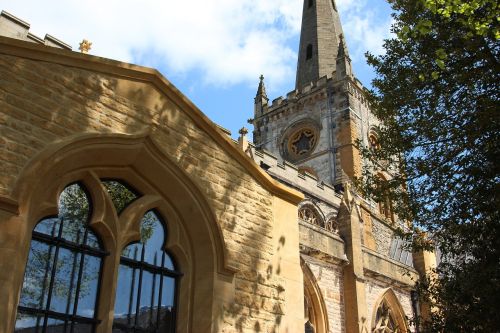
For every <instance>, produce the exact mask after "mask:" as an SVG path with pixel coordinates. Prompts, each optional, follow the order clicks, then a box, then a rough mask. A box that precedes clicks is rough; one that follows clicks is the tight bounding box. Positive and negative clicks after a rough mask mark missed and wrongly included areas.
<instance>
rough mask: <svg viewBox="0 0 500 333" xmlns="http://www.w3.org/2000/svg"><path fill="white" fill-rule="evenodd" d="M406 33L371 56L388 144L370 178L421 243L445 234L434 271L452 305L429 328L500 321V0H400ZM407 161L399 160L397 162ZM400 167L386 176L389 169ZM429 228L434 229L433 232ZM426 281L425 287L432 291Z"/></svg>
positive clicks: (436, 295) (486, 328)
mask: <svg viewBox="0 0 500 333" xmlns="http://www.w3.org/2000/svg"><path fill="white" fill-rule="evenodd" d="M389 2H390V3H391V5H392V7H393V9H394V11H395V14H394V19H395V23H394V25H393V32H394V34H395V37H394V38H393V39H389V40H387V41H386V42H385V44H384V46H385V49H386V54H385V55H382V56H378V57H377V56H373V55H371V54H368V55H367V58H368V62H369V63H370V64H371V65H372V66H373V67H374V68H375V71H376V73H377V77H376V79H375V80H374V81H373V86H374V91H372V93H371V96H370V100H371V103H372V106H373V109H374V112H375V114H376V116H377V117H378V118H379V119H381V120H383V121H384V123H383V125H382V126H380V128H378V135H379V138H378V139H379V143H380V146H381V147H382V149H379V150H370V149H368V148H365V147H362V146H360V149H361V152H362V154H363V156H364V157H365V159H366V160H367V161H369V162H368V163H366V167H365V169H364V171H363V177H362V179H358V180H357V184H361V185H359V186H360V189H361V190H362V191H363V192H364V193H365V194H367V195H371V196H373V197H374V198H375V199H376V200H378V201H380V200H381V198H383V197H384V196H388V197H389V199H390V200H391V201H392V202H393V207H394V211H395V213H396V214H397V216H398V217H399V218H400V220H402V221H411V223H407V224H406V225H404V226H400V232H401V234H402V235H403V236H406V237H407V238H408V239H409V240H411V241H412V242H413V246H414V249H415V250H418V249H422V248H429V247H432V243H431V241H433V242H434V243H435V244H437V245H438V246H439V248H440V251H441V252H442V257H443V262H442V263H441V265H440V266H439V267H438V269H437V273H438V274H439V276H440V280H439V282H436V281H430V282H429V283H424V282H422V283H421V284H420V285H421V287H422V288H421V292H422V297H425V296H429V297H428V298H427V301H431V302H433V303H434V304H435V305H436V306H438V307H439V309H440V311H437V312H435V313H434V314H433V318H432V322H430V323H427V324H426V325H427V326H426V330H427V331H435V332H438V331H439V332H442V331H445V332H496V331H498V327H500V316H498V315H497V313H498V312H499V310H500V214H499V211H500V209H499V208H500V163H499V161H500V135H499V133H500V114H499V110H498V105H499V100H500V89H499V88H500V87H499V82H500V64H499V57H500V44H499V16H500V15H499V14H500V13H499V6H498V4H497V2H496V1H490V0H473V1H459V0H405V1H403V0H391V1H389ZM395 165H398V166H399V167H397V168H396V167H394V166H395ZM380 169H385V170H387V171H388V172H389V173H390V174H392V175H393V178H392V179H390V180H389V181H388V182H381V181H380V179H379V178H377V177H376V173H377V170H380ZM424 235H431V237H430V238H431V239H427V238H426V237H425V236H424ZM424 291H425V292H424Z"/></svg>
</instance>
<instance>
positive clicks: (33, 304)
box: [19, 240, 55, 309]
mask: <svg viewBox="0 0 500 333" xmlns="http://www.w3.org/2000/svg"><path fill="white" fill-rule="evenodd" d="M54 252H55V247H54V246H49V245H48V244H45V243H41V242H38V241H35V240H33V241H31V247H30V253H29V256H28V263H27V265H26V271H25V273H24V281H23V289H22V292H21V299H20V301H19V305H21V306H26V307H29V308H35V309H41V308H45V304H46V302H47V293H48V289H49V285H50V272H51V271H52V265H53V261H54Z"/></svg>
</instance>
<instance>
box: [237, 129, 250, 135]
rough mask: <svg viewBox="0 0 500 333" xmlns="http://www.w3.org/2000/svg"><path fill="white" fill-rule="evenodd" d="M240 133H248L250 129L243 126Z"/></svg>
mask: <svg viewBox="0 0 500 333" xmlns="http://www.w3.org/2000/svg"><path fill="white" fill-rule="evenodd" d="M238 133H240V134H241V135H247V134H248V129H246V127H242V128H241V129H240V131H239V132H238Z"/></svg>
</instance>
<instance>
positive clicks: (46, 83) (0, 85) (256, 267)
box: [0, 53, 302, 332]
mask: <svg viewBox="0 0 500 333" xmlns="http://www.w3.org/2000/svg"><path fill="white" fill-rule="evenodd" d="M68 54H69V53H68ZM56 55H57V54H56ZM50 57H51V56H49V57H48V58H49V59H50ZM54 57H56V56H54ZM77 57H79V55H77ZM73 60H74V61H75V63H77V64H78V66H76V67H73V66H70V65H69V66H68V65H62V64H58V63H56V62H52V61H48V62H47V61H36V60H30V59H26V58H22V57H18V56H12V55H6V54H1V55H0V110H1V113H0V132H1V133H2V135H1V136H0V159H1V161H0V165H1V171H0V196H2V197H4V198H11V199H15V198H12V196H13V188H14V187H15V186H16V183H17V181H18V180H19V177H20V175H21V174H22V171H23V169H24V168H25V167H26V166H27V165H29V164H30V161H31V160H33V158H34V157H35V156H37V154H39V153H40V152H42V151H43V150H44V149H46V148H47V147H50V146H51V145H53V144H55V143H57V142H61V141H64V140H67V139H69V138H72V137H74V136H78V135H81V134H91V133H93V134H95V135H99V134H105V133H121V134H127V135H134V134H144V133H148V135H149V136H150V137H151V139H152V141H153V142H154V143H155V144H156V146H157V147H158V148H159V149H160V150H161V151H162V153H163V154H165V155H166V156H168V158H169V159H170V160H171V161H172V162H173V163H175V164H176V165H177V166H178V167H179V168H180V169H182V170H184V172H185V173H186V174H187V175H188V177H189V178H190V179H191V180H192V181H193V183H195V184H196V186H197V187H198V189H200V191H201V192H202V193H203V194H204V195H205V197H206V200H207V201H208V203H209V205H210V207H211V209H212V211H213V213H214V214H215V217H216V220H217V223H219V226H220V229H221V230H222V234H223V240H224V245H225V247H226V249H227V256H228V263H229V265H230V266H232V267H234V268H235V269H236V270H237V271H238V272H237V273H236V275H235V278H234V286H235V289H234V291H233V292H232V293H231V292H230V293H229V294H233V295H234V297H232V298H231V297H230V299H227V300H226V302H225V303H224V305H223V311H222V321H221V324H220V325H221V326H219V327H218V328H217V329H218V330H224V331H225V332H232V331H240V332H246V331H252V332H253V331H255V330H256V328H257V327H258V328H259V329H260V330H261V331H265V332H272V331H274V330H277V329H278V328H279V327H280V325H282V326H283V325H285V326H286V325H291V326H289V327H291V329H292V330H293V329H294V328H293V322H294V320H293V318H292V319H291V320H284V319H285V318H290V316H292V317H293V316H294V315H295V314H296V313H295V312H296V311H295V309H296V308H297V307H298V308H299V310H297V311H298V312H299V313H301V312H302V311H301V305H298V304H297V303H298V302H297V301H298V300H301V291H300V290H301V287H300V288H297V286H296V285H299V286H301V285H302V280H301V276H300V266H299V263H298V226H297V225H292V226H287V228H288V231H290V230H294V232H291V233H290V234H289V235H286V236H285V235H284V234H281V235H278V234H277V232H276V228H277V227H276V226H274V225H278V226H279V224H280V223H282V221H280V219H282V218H286V219H289V218H290V214H288V215H287V213H286V212H291V216H296V208H295V206H293V205H290V206H289V207H288V206H286V205H285V206H283V205H284V204H283V203H278V204H277V203H276V199H275V198H274V196H273V195H272V194H271V193H270V192H269V190H268V189H266V188H264V187H263V186H262V185H261V184H260V183H259V182H258V181H256V180H255V179H254V178H253V177H252V176H251V175H250V173H249V172H248V170H246V169H245V168H244V167H243V166H242V165H241V163H240V162H238V161H237V160H236V159H235V158H234V157H233V156H232V155H231V154H230V153H228V151H227V148H221V146H220V143H218V142H217V141H216V140H214V136H213V134H211V135H210V134H207V132H206V130H205V129H203V128H200V126H199V125H198V124H197V123H196V122H195V121H193V119H192V117H193V116H192V115H190V114H189V112H186V111H185V110H184V109H183V108H185V106H181V105H180V104H181V103H180V102H179V101H175V99H174V98H171V97H172V96H166V95H165V94H162V93H160V92H159V91H158V89H157V88H155V87H154V86H153V85H151V84H148V83H145V82H141V80H137V79H136V80H129V79H127V78H124V77H120V76H116V75H111V74H104V73H99V72H96V71H93V70H86V69H82V68H81V67H82V62H83V63H85V61H86V59H83V57H80V58H77V59H76V60H75V59H73ZM68 61H69V62H71V60H68ZM68 61H66V60H64V61H63V63H67V62H68ZM93 61H94V62H100V61H101V60H99V59H93ZM116 64H117V65H118V64H119V63H116ZM139 76H140V75H139ZM173 89H175V88H173ZM175 94H178V92H175V90H173V93H172V95H175ZM178 100H179V98H178ZM180 101H181V102H182V98H180ZM222 135H223V134H221V136H222ZM96 163H97V165H98V161H96ZM229 175H230V176H229ZM280 205H281V209H282V212H281V213H280V214H281V216H278V215H276V214H274V212H273V206H275V207H276V206H278V207H279V206H280ZM282 216H284V217H282ZM193 222H195V221H193ZM290 228H291V229H290ZM285 237H286V240H285ZM294 238H295V239H294ZM194 245H195V246H196V244H194ZM280 246H281V247H280ZM1 247H2V244H0V248H1ZM195 252H196V251H195ZM281 259H282V262H281V265H282V266H286V267H287V270H280V267H279V265H278V264H277V263H279V260H281ZM0 260H1V261H2V262H4V260H5V258H0ZM17 262H24V260H21V258H18V261H17ZM294 262H295V264H294ZM294 265H295V266H296V267H294ZM18 266H19V267H21V268H22V267H23V266H22V265H18ZM181 269H182V268H181ZM287 276H294V278H293V279H287ZM297 276H298V277H297ZM2 282H3V285H4V286H5V285H7V284H5V281H2ZM297 289H298V290H299V291H297ZM292 290H293V292H292ZM295 294H296V295H297V296H294V295H295ZM287 295H290V296H289V297H288V296H287ZM207 297H209V299H211V298H212V297H213V295H207ZM287 297H288V299H287ZM287 302H289V303H290V304H292V306H290V305H288V304H286V303H287ZM287 311H288V312H287ZM208 315H209V314H208ZM286 315H290V316H289V317H286ZM219 320H220V318H213V321H212V322H213V323H217V322H219ZM295 322H296V321H295ZM214 325H216V324H214ZM224 327H225V328H224Z"/></svg>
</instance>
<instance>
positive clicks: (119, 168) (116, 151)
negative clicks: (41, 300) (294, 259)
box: [11, 134, 236, 331]
mask: <svg viewBox="0 0 500 333" xmlns="http://www.w3.org/2000/svg"><path fill="white" fill-rule="evenodd" d="M100 178H117V179H123V180H124V181H125V182H127V183H129V185H130V186H132V187H134V188H136V189H137V190H138V191H139V192H141V193H144V194H145V195H144V197H143V199H142V201H143V202H140V201H138V203H142V204H143V205H142V206H143V207H142V208H139V207H137V208H136V209H135V214H136V215H137V214H140V213H141V212H142V211H143V210H145V209H146V208H147V209H149V208H155V209H157V210H158V211H159V212H160V214H162V215H164V217H165V218H166V219H167V224H169V222H173V223H172V224H171V225H169V226H168V227H169V229H170V231H171V232H170V233H169V234H168V235H169V236H168V237H169V238H168V239H167V243H169V249H170V251H171V252H172V254H173V255H174V258H175V259H176V260H178V262H179V264H180V266H181V268H182V269H183V273H184V274H185V276H186V278H185V279H184V280H182V281H185V282H182V281H181V288H180V290H179V296H180V297H181V299H186V300H187V301H186V302H185V303H186V304H187V303H189V305H186V307H184V306H182V307H181V308H180V309H179V314H180V315H181V317H182V320H180V322H178V325H180V326H179V327H185V328H186V331H190V330H191V329H193V327H192V325H196V327H205V328H206V329H207V330H208V329H209V328H208V327H209V326H210V325H212V322H211V317H212V316H211V315H209V316H207V314H209V313H210V314H211V313H214V311H218V310H217V309H215V308H214V306H215V305H214V304H213V302H212V299H211V298H207V297H206V295H207V293H208V294H217V290H216V289H217V288H218V284H217V283H216V279H219V278H217V277H216V275H217V274H221V275H225V276H228V277H232V276H233V275H234V273H235V272H236V269H234V268H233V267H231V266H230V265H229V264H228V263H227V261H226V260H227V259H226V258H227V255H226V251H227V250H226V248H225V245H224V240H223V235H222V230H221V229H220V226H219V225H218V223H217V220H216V218H215V214H214V212H213V211H212V209H211V208H210V206H209V204H208V202H207V201H206V198H205V196H204V195H203V194H202V192H201V191H200V190H199V189H198V187H197V186H196V185H195V184H194V183H193V182H192V181H191V180H190V179H189V177H188V176H187V175H186V174H185V173H184V172H183V171H182V170H180V168H179V167H178V166H177V165H176V164H175V163H174V162H172V161H171V160H170V159H169V158H168V157H167V156H165V155H164V154H163V152H161V151H160V149H159V148H158V147H157V146H156V144H155V143H154V141H153V140H152V138H151V137H150V136H149V135H147V134H145V135H123V134H83V135H78V136H74V137H71V138H69V139H67V140H65V141H62V142H58V143H55V144H53V145H51V146H49V147H48V148H46V149H45V150H44V151H42V152H41V153H39V154H38V155H37V156H36V157H35V158H34V159H33V160H31V161H30V164H29V165H28V166H27V167H26V168H25V169H24V170H23V171H22V173H21V175H20V177H19V178H18V180H17V183H16V185H15V187H14V189H13V191H12V192H11V198H13V199H14V200H16V201H17V203H18V211H19V215H18V216H17V217H16V219H17V220H18V222H21V227H20V229H22V232H21V236H20V246H22V251H21V252H22V255H21V257H24V261H23V263H24V262H25V260H26V258H27V255H28V251H29V243H30V239H31V231H32V229H33V227H34V226H35V224H36V222H37V221H38V220H39V219H40V218H42V217H44V216H47V215H54V214H57V198H58V196H59V194H60V193H61V192H62V190H63V189H64V187H65V186H66V185H68V184H70V183H72V182H75V181H80V182H81V183H82V184H84V185H85V187H86V188H87V189H88V191H89V194H90V198H91V200H92V202H93V203H94V202H95V203H96V205H95V207H93V209H94V214H93V217H92V219H91V222H90V223H91V226H92V227H93V228H94V229H96V230H97V231H98V233H99V234H103V235H105V237H107V238H108V239H107V241H105V242H104V243H105V246H109V247H113V246H114V247H115V248H116V245H117V244H119V245H120V246H121V247H123V244H121V242H120V240H117V239H113V236H112V235H113V234H114V232H113V229H114V228H116V226H113V225H112V224H111V225H110V223H109V222H108V223H101V221H104V219H106V221H109V220H114V221H118V220H120V221H121V220H122V219H124V220H132V218H130V216H127V215H130V214H133V212H130V210H131V209H128V210H127V209H125V210H124V211H123V212H122V213H121V214H120V216H119V217H118V216H116V213H114V210H113V209H110V208H109V207H110V205H112V203H111V202H110V200H109V198H107V196H106V198H103V197H102V196H103V195H102V193H103V192H102V191H99V190H96V189H97V188H98V187H99V186H101V185H100V182H99V179H100ZM99 196H101V197H99ZM132 206H138V205H137V204H136V205H133V204H132V205H131V206H130V208H132ZM110 212H112V213H113V214H115V216H114V218H107V217H106V216H108V217H109V215H107V214H110ZM172 225H178V227H172ZM134 238H138V235H134V234H131V235H130V237H129V238H127V239H126V240H124V241H131V240H134ZM170 238H172V239H174V241H173V244H172V240H171V239H170ZM175 239H177V241H175ZM180 239H181V240H180ZM181 243H182V244H183V246H181V245H180V244H181ZM195 248H196V251H195V250H194V249H195ZM182 263H184V267H182V266H183V265H182ZM22 267H23V272H24V264H23V265H22ZM21 273H22V272H21ZM17 275H20V276H19V277H17V278H16V279H15V280H16V283H15V288H14V289H15V290H18V295H19V292H20V288H21V284H22V279H23V277H22V274H17ZM103 276H104V277H105V276H106V273H104V275H103ZM196 281H204V282H203V283H202V285H201V286H200V288H195V287H196V286H195V285H194V283H195V282H196ZM104 282H108V283H114V282H113V281H104V280H103V283H104ZM183 283H184V285H185V286H184V287H182V284H183ZM196 283H198V282H196ZM196 289H199V290H203V293H204V294H203V295H204V296H203V295H201V293H198V292H196V291H193V290H196ZM190 290H191V291H190ZM202 296H203V297H202ZM18 297H19V296H18ZM188 299H189V300H188ZM15 303H16V304H17V301H15ZM108 308H112V306H111V307H108ZM183 308H184V309H183ZM196 308H198V310H196ZM183 314H184V316H183ZM207 318H209V319H207ZM189 327H191V328H189ZM181 331H184V330H181Z"/></svg>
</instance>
